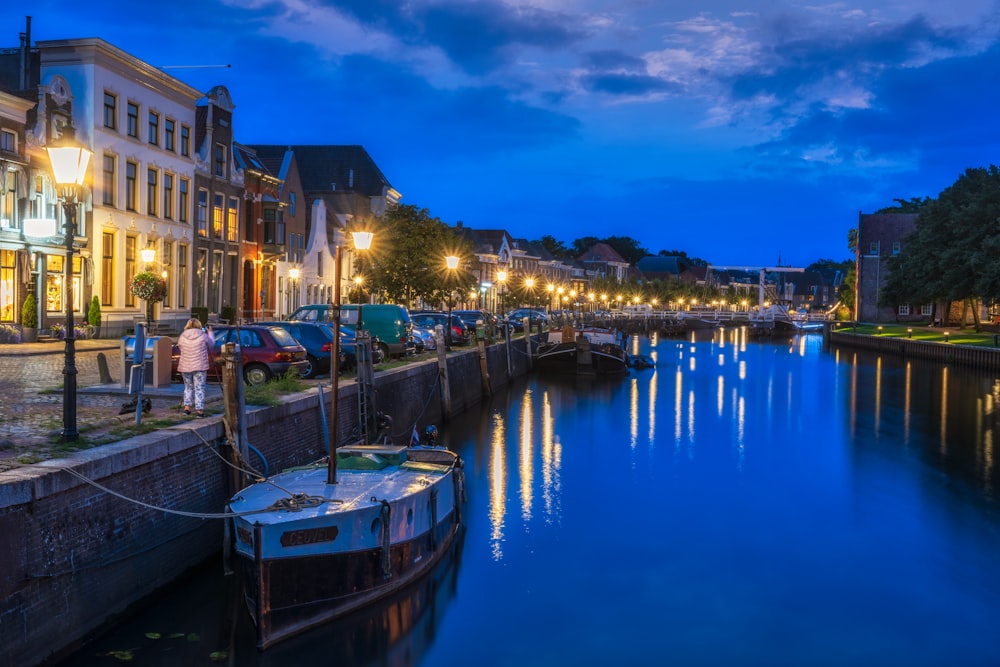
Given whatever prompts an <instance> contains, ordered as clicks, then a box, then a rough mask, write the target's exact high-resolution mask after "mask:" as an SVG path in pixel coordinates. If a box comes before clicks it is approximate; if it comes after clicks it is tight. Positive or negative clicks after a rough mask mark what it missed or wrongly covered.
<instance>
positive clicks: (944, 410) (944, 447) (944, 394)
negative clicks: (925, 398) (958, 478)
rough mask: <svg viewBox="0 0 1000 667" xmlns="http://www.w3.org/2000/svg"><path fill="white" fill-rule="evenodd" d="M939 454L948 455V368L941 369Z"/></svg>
mask: <svg viewBox="0 0 1000 667" xmlns="http://www.w3.org/2000/svg"><path fill="white" fill-rule="evenodd" d="M941 453H942V454H947V453H948V367H947V366H945V367H944V368H942V369H941Z"/></svg>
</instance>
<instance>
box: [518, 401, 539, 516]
mask: <svg viewBox="0 0 1000 667" xmlns="http://www.w3.org/2000/svg"><path fill="white" fill-rule="evenodd" d="M532 398H533V396H532V394H531V391H526V392H524V400H523V403H524V406H523V407H522V408H521V442H520V443H519V454H520V456H519V465H518V471H519V473H520V475H521V518H523V519H524V520H525V521H527V520H529V519H531V501H532V498H531V485H532V482H533V481H534V468H533V462H534V451H533V446H534V443H533V435H532V434H533V432H534V431H533V429H534V421H535V410H534V403H533V401H532Z"/></svg>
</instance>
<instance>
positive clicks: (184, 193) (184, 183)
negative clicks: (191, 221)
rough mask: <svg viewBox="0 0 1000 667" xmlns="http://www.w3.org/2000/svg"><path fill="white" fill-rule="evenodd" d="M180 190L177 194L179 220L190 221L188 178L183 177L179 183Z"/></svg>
mask: <svg viewBox="0 0 1000 667" xmlns="http://www.w3.org/2000/svg"><path fill="white" fill-rule="evenodd" d="M179 187H180V190H179V194H178V196H177V198H178V201H177V221H178V222H187V221H188V207H189V206H190V205H191V203H190V202H189V201H188V196H189V195H188V188H189V183H188V179H186V178H182V179H181V182H180V184H179Z"/></svg>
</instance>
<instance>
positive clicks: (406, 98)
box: [0, 0, 1000, 266]
mask: <svg viewBox="0 0 1000 667" xmlns="http://www.w3.org/2000/svg"><path fill="white" fill-rule="evenodd" d="M25 7H26V8H27V6H25ZM28 11H30V12H31V15H32V39H33V41H38V40H46V39H62V38H74V37H101V38H103V39H105V40H107V41H108V42H110V43H112V44H114V45H115V46H117V47H119V48H121V49H123V50H125V51H127V52H129V53H131V54H132V55H134V56H136V57H138V58H140V59H142V60H145V61H146V62H149V63H150V64H152V65H155V66H158V67H172V66H188V67H185V68H181V69H169V70H168V71H169V72H170V73H171V74H173V75H175V76H176V77H177V78H179V79H181V80H183V81H185V82H186V83H188V84H190V85H192V86H194V87H196V88H199V89H201V90H208V89H209V88H210V87H211V86H213V85H216V84H222V85H225V86H227V87H228V88H229V90H230V93H231V94H232V96H233V100H234V102H235V103H236V105H237V108H236V114H237V115H236V118H235V129H236V133H237V138H238V140H239V141H241V142H243V143H269V144H280V143H285V142H287V143H290V144H292V143H302V144H305V143H314V144H361V145H363V146H364V147H365V148H366V149H367V150H368V152H369V153H370V154H371V155H372V157H373V158H374V160H375V161H376V163H377V164H378V165H379V166H380V167H381V168H382V170H383V172H384V173H385V175H386V177H387V178H388V179H389V181H390V183H392V185H393V187H395V188H396V189H397V190H399V191H400V192H402V194H403V202H404V203H409V204H414V205H417V206H418V207H421V208H426V209H428V210H429V211H430V213H431V214H432V215H435V216H437V217H439V218H441V219H442V220H444V221H445V222H447V223H449V224H454V223H455V222H456V221H459V220H461V221H463V222H464V223H465V224H466V225H468V226H471V227H477V228H484V229H485V228H501V227H502V228H506V229H508V230H510V232H511V233H512V234H514V235H515V236H517V237H524V238H528V239H537V238H540V237H541V236H543V235H544V234H551V235H552V236H554V237H556V238H557V239H559V240H561V241H563V242H565V243H567V244H570V243H571V242H572V241H573V240H574V239H576V238H579V237H582V236H597V237H605V236H610V235H622V236H631V237H634V238H636V239H637V240H638V241H639V242H640V243H641V244H642V245H643V246H644V247H646V248H648V249H649V250H650V251H651V252H653V253H656V252H658V251H659V250H661V249H667V250H683V251H685V252H687V253H688V254H689V255H692V256H696V257H701V258H703V259H706V260H708V261H710V262H712V263H713V264H716V265H725V264H729V265H773V264H775V263H776V262H777V261H778V259H779V257H780V259H781V261H782V263H783V264H786V265H794V266H804V265H806V264H809V263H810V262H812V261H814V260H816V259H819V258H830V259H837V260H840V259H846V258H848V256H849V253H848V250H847V234H848V230H849V229H851V228H852V227H854V226H856V224H857V215H858V212H859V211H862V212H871V211H874V210H875V209H877V208H881V207H883V206H889V205H892V203H893V198H897V197H898V198H904V199H909V198H911V197H923V196H936V195H937V194H938V193H939V192H940V191H941V190H942V189H944V188H945V187H947V186H948V185H950V184H952V183H953V182H954V181H955V179H956V178H957V177H958V176H959V174H960V173H961V172H962V171H964V170H965V169H966V168H967V167H982V166H988V165H990V164H992V163H996V162H1000V151H998V145H1000V114H998V112H997V109H1000V104H998V97H1000V81H998V79H1000V62H998V61H1000V4H998V3H997V2H987V1H985V0H984V1H980V0H948V1H947V2H942V1H941V0H847V1H846V2H823V1H822V0H819V1H818V2H804V3H796V2H789V1H787V0H756V1H744V2H740V1H739V0H696V1H695V0H688V1H683V0H675V1H673V2H667V1H666V0H523V1H517V0H508V1H503V0H199V1H198V2H192V1H191V0H178V1H176V2H171V3H164V4H160V5H158V6H157V9H156V10H153V9H151V8H150V9H143V10H141V11H140V10H137V5H135V3H133V2H127V1H123V0H93V1H90V2H72V3H70V2H53V1H50V0H36V1H35V2H32V3H31V7H30V10H28ZM24 21H25V19H24V15H23V14H22V12H20V11H18V12H15V11H12V10H11V9H5V10H4V12H3V16H2V17H0V27H2V28H3V33H2V34H3V39H0V44H2V45H8V46H15V45H16V44H17V43H18V33H20V32H22V31H23V30H24ZM222 64H231V65H232V67H231V68H229V69H225V68H209V67H203V66H206V65H222Z"/></svg>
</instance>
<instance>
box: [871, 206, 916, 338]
mask: <svg viewBox="0 0 1000 667" xmlns="http://www.w3.org/2000/svg"><path fill="white" fill-rule="evenodd" d="M916 228H917V214H916V213H858V243H857V257H856V262H857V284H856V286H855V290H856V292H855V301H854V309H855V313H854V318H855V319H856V320H861V321H868V322H885V321H893V320H895V319H896V318H897V316H898V314H899V313H898V307H897V306H896V305H886V304H879V298H878V297H879V292H880V291H881V289H882V286H883V285H884V284H885V281H886V278H887V277H888V275H889V274H888V270H887V269H886V260H887V259H888V258H889V257H891V256H893V255H898V254H900V253H901V252H903V248H904V243H905V240H906V237H907V236H909V235H910V234H912V233H913V232H914V230H916ZM915 308H916V309H918V310H919V311H920V312H919V313H911V312H909V311H910V310H911V309H913V308H911V307H910V306H907V307H906V310H907V313H906V314H905V316H911V315H919V316H921V317H929V316H930V314H931V312H932V305H931V304H923V305H919V306H916V307H915Z"/></svg>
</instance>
